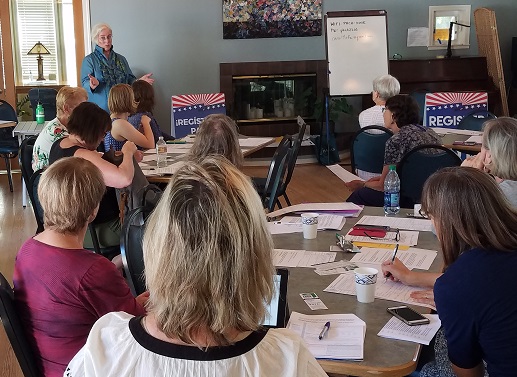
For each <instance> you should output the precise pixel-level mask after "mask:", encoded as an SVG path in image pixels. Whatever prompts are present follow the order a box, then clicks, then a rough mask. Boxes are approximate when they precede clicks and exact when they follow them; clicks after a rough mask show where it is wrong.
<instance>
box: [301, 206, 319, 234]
mask: <svg viewBox="0 0 517 377" xmlns="http://www.w3.org/2000/svg"><path fill="white" fill-rule="evenodd" d="M318 216H319V215H318V214H317V213H313V212H307V213H302V229H303V238H305V239H307V240H312V239H314V238H316V236H317V235H318Z"/></svg>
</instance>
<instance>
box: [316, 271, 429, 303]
mask: <svg viewBox="0 0 517 377" xmlns="http://www.w3.org/2000/svg"><path fill="white" fill-rule="evenodd" d="M426 289H427V288H419V287H410V286H407V285H404V284H402V283H400V282H395V281H392V280H384V278H383V277H382V272H381V271H379V276H378V277H377V283H376V286H375V297H376V298H381V299H384V300H391V301H397V302H402V303H404V304H409V305H418V306H425V307H428V308H432V309H434V307H432V306H431V305H426V304H421V303H419V302H416V301H415V300H414V299H413V298H411V297H410V296H409V295H410V294H411V292H414V291H424V290H426ZM324 291H325V292H331V293H340V294H345V295H352V296H355V276H354V274H342V275H339V276H338V277H337V278H336V280H334V281H333V282H332V283H330V285H329V286H328V287H327V288H325V289H324Z"/></svg>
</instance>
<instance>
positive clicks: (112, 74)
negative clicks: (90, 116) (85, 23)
mask: <svg viewBox="0 0 517 377" xmlns="http://www.w3.org/2000/svg"><path fill="white" fill-rule="evenodd" d="M92 41H93V42H94V43H95V49H94V51H93V52H92V53H91V54H89V55H87V56H85V58H84V59H83V64H82V66H81V82H82V85H83V88H84V89H86V91H87V92H88V101H90V102H94V103H96V104H97V105H99V107H101V108H102V109H104V110H106V111H107V112H109V110H108V94H109V91H110V89H111V88H112V87H113V86H115V85H117V84H130V85H131V84H132V83H133V81H135V80H136V77H135V76H134V75H133V72H132V71H131V68H129V64H128V62H127V60H126V58H125V57H123V56H122V55H120V54H117V53H116V52H115V51H113V32H112V30H111V27H110V26H109V25H108V24H105V23H100V24H96V25H95V26H93V28H92ZM151 76H152V73H148V74H146V75H143V76H142V77H140V78H139V80H144V81H147V82H148V83H149V84H152V83H153V82H154V79H153V78H152V77H151Z"/></svg>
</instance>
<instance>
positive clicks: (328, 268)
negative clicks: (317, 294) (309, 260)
mask: <svg viewBox="0 0 517 377" xmlns="http://www.w3.org/2000/svg"><path fill="white" fill-rule="evenodd" d="M313 267H314V272H316V273H317V274H318V275H337V274H345V273H347V272H350V271H354V270H355V269H356V268H358V267H359V266H358V265H357V263H353V262H350V261H347V260H346V259H342V260H340V261H337V262H329V263H322V264H318V265H315V266H313Z"/></svg>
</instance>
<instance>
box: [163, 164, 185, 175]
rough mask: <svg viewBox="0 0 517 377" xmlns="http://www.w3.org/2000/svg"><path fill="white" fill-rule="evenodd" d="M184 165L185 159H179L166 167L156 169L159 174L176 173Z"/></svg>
mask: <svg viewBox="0 0 517 377" xmlns="http://www.w3.org/2000/svg"><path fill="white" fill-rule="evenodd" d="M181 165H183V161H178V162H175V163H173V164H170V165H167V166H166V167H164V168H159V169H156V173H157V174H174V173H176V172H177V171H178V169H179V168H180V167H181Z"/></svg>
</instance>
